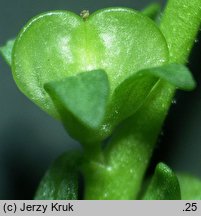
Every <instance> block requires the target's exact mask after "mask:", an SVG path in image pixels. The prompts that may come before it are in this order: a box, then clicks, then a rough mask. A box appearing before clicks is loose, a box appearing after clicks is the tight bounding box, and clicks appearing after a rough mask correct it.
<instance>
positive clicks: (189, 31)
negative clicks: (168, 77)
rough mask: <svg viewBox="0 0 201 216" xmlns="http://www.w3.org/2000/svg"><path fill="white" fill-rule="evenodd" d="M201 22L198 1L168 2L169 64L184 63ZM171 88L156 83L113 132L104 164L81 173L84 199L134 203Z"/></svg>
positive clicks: (164, 19) (91, 165) (92, 165)
mask: <svg viewBox="0 0 201 216" xmlns="http://www.w3.org/2000/svg"><path fill="white" fill-rule="evenodd" d="M200 22H201V1H200V0H190V1H189V0H169V2H168V4H167V7H166V9H165V12H164V16H163V17H162V20H161V25H160V26H161V30H162V32H163V34H164V35H165V37H166V39H167V43H168V47H169V51H170V63H172V62H175V63H185V62H186V60H187V57H188V55H189V53H190V50H191V48H192V46H193V43H194V41H195V38H196V34H197V32H198V30H199V26H200ZM174 93H175V88H174V87H173V86H170V85H169V84H167V83H164V82H163V81H159V82H158V83H157V85H156V86H155V87H154V89H153V90H152V92H151V94H150V97H149V98H148V99H147V101H146V102H145V104H144V105H143V106H142V107H141V108H140V109H139V111H138V112H137V113H136V114H135V115H134V116H132V117H131V118H130V119H128V120H127V121H125V122H124V123H123V124H122V126H121V128H119V129H117V130H116V133H114V135H113V137H112V140H111V142H110V145H109V147H108V148H107V149H106V150H105V153H104V161H105V162H104V163H103V164H100V163H88V165H87V166H86V169H85V177H86V178H85V181H86V182H85V183H86V187H85V198H86V199H135V198H137V195H138V192H139V190H140V186H141V182H142V179H143V177H144V173H145V171H146V169H147V166H148V164H149V161H150V158H151V155H152V152H153V150H154V147H155V144H156V140H157V137H158V134H159V133H160V130H161V127H162V124H163V122H164V119H165V117H166V115H167V112H168V110H169V107H170V105H171V101H172V98H173V97H174Z"/></svg>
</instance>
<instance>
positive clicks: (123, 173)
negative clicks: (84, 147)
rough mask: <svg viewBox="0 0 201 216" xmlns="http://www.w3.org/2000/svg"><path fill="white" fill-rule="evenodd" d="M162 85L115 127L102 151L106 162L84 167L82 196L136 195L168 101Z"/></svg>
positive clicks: (168, 94) (169, 92)
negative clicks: (83, 193) (140, 106)
mask: <svg viewBox="0 0 201 216" xmlns="http://www.w3.org/2000/svg"><path fill="white" fill-rule="evenodd" d="M166 86H167V88H166V89H164V83H163V82H161V81H160V82H158V84H157V85H156V86H155V88H154V89H153V92H152V94H151V96H150V97H149V99H148V100H147V102H146V103H145V104H144V105H143V107H142V108H141V109H140V110H139V111H138V112H137V113H136V114H135V115H134V116H133V117H132V118H129V119H128V120H127V121H125V122H124V123H123V124H122V126H121V128H119V129H117V131H116V133H115V134H114V136H113V138H112V140H111V143H110V145H109V147H108V148H107V149H106V151H105V161H106V162H105V163H104V164H95V163H93V164H91V165H89V166H88V167H87V168H88V169H86V170H87V173H86V191H85V195H86V197H85V198H86V199H123V200H127V199H134V198H136V197H137V194H138V192H139V189H140V184H141V181H142V178H143V175H144V172H145V170H146V168H147V165H148V163H149V159H150V157H151V155H152V151H153V148H154V144H155V141H156V138H157V135H158V133H159V131H160V128H161V125H162V123H163V120H164V117H165V115H164V114H166V113H167V110H168V107H169V105H170V103H171V98H172V94H173V88H172V86H170V85H168V84H166ZM159 90H161V91H159ZM166 97H167V98H169V100H166ZM152 109H154V112H152ZM150 114H151V115H150ZM150 125H151V127H150Z"/></svg>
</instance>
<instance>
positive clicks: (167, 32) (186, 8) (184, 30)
mask: <svg viewBox="0 0 201 216" xmlns="http://www.w3.org/2000/svg"><path fill="white" fill-rule="evenodd" d="M200 23H201V1H200V0H169V1H168V4H167V6H166V8H165V11H164V15H163V17H162V20H161V25H160V28H161V30H162V32H163V34H164V36H165V38H166V40H167V44H168V47H169V52H170V62H171V63H172V62H175V63H181V64H185V63H186V62H187V59H188V56H189V54H190V51H191V49H192V46H193V44H194V42H195V39H196V35H197V33H198V30H199V28H200Z"/></svg>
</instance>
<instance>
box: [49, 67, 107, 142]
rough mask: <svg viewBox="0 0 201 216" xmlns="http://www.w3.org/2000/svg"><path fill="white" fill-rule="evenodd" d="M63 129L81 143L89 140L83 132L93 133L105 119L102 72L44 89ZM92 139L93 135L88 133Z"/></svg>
mask: <svg viewBox="0 0 201 216" xmlns="http://www.w3.org/2000/svg"><path fill="white" fill-rule="evenodd" d="M45 89H46V91H47V92H48V93H49V95H50V96H51V98H52V100H53V102H54V103H55V106H56V107H57V109H58V112H59V113H60V114H61V119H62V121H63V123H64V125H65V126H66V127H67V129H68V130H69V132H70V134H71V135H72V136H73V137H74V138H77V139H78V140H81V141H82V142H83V141H85V140H86V139H87V140H89V139H92V137H91V136H90V137H89V134H88V132H87V130H89V131H90V130H92V131H94V130H97V129H98V128H99V127H100V125H101V123H102V121H103V117H104V116H105V111H106V106H107V102H108V96H109V93H110V92H109V81H108V78H107V74H106V73H105V72H104V71H103V70H95V71H90V72H85V73H81V74H78V75H76V76H72V77H68V78H66V79H63V80H61V81H57V82H50V83H47V84H46V85H45ZM92 135H93V133H92Z"/></svg>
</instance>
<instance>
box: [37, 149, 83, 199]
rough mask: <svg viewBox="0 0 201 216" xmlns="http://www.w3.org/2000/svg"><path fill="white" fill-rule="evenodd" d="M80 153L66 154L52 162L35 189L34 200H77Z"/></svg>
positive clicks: (71, 152)
mask: <svg viewBox="0 0 201 216" xmlns="http://www.w3.org/2000/svg"><path fill="white" fill-rule="evenodd" d="M80 155H81V154H80V152H73V151H70V152H66V153H64V154H63V155H62V156H60V157H59V158H58V159H56V160H55V161H54V163H53V164H52V165H51V167H50V168H49V169H48V171H47V172H46V174H45V176H44V177H43V179H42V181H41V182H40V185H39V187H38V189H37V192H36V195H35V197H34V199H35V200H77V199H79V197H78V184H79V182H78V175H79V173H78V166H79V163H80V158H81V156H80Z"/></svg>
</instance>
